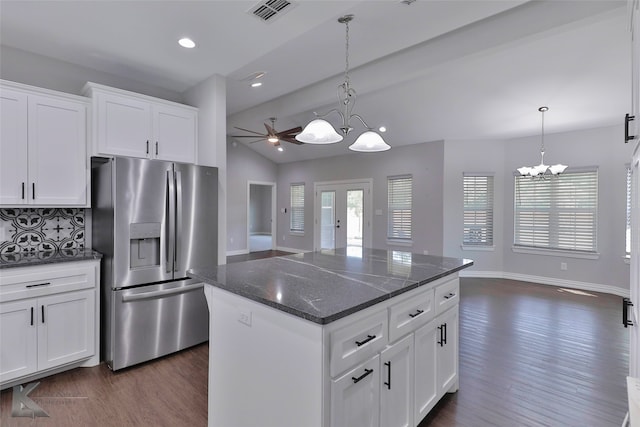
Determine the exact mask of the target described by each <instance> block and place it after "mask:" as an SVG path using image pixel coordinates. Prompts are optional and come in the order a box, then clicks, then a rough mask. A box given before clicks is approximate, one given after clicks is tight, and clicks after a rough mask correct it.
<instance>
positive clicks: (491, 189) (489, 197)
mask: <svg viewBox="0 0 640 427" xmlns="http://www.w3.org/2000/svg"><path fill="white" fill-rule="evenodd" d="M467 178H474V181H476V179H477V178H486V185H485V186H484V187H485V188H486V192H485V193H484V194H481V195H480V196H479V197H476V199H480V200H481V199H482V198H484V199H485V200H486V203H484V206H482V204H476V206H475V207H472V206H467V199H468V198H470V197H471V195H468V193H467V189H470V186H472V185H473V187H474V188H476V189H478V188H481V187H479V186H478V185H475V184H472V183H469V184H467ZM462 194H463V196H462V197H463V202H462V210H463V218H462V245H461V247H462V249H463V250H478V251H483V250H484V251H492V250H494V248H495V227H494V225H495V173H493V172H463V173H462ZM483 208H484V209H483ZM482 211H484V212H485V214H484V216H485V218H487V221H486V224H482V223H478V222H477V221H473V222H467V212H482ZM474 216H475V217H477V214H476V215H474ZM467 227H479V228H480V231H481V233H483V234H484V235H485V236H486V237H485V240H486V241H485V242H482V241H480V242H473V241H471V240H470V239H467V233H466V231H465V230H466V229H467ZM483 228H484V229H485V230H483Z"/></svg>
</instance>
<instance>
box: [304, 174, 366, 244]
mask: <svg viewBox="0 0 640 427" xmlns="http://www.w3.org/2000/svg"><path fill="white" fill-rule="evenodd" d="M370 194H371V183H370V182H368V181H357V182H348V183H335V184H334V183H327V184H319V185H317V186H316V202H315V206H316V212H315V239H314V242H315V243H314V248H315V250H321V249H336V248H347V250H360V249H362V248H363V247H371V208H370V206H371V201H370Z"/></svg>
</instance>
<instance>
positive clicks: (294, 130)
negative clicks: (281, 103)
mask: <svg viewBox="0 0 640 427" xmlns="http://www.w3.org/2000/svg"><path fill="white" fill-rule="evenodd" d="M300 132H302V128H301V127H300V126H298V127H297V128H291V129H287V130H283V131H282V132H278V135H282V136H286V135H287V134H290V133H292V134H299V133H300Z"/></svg>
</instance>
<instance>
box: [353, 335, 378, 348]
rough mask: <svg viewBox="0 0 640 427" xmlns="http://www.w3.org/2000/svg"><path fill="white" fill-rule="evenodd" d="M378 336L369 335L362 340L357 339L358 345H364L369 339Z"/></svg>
mask: <svg viewBox="0 0 640 427" xmlns="http://www.w3.org/2000/svg"><path fill="white" fill-rule="evenodd" d="M375 338H376V336H375V335H367V338H365V339H363V340H362V341H356V345H357V346H358V347H361V346H363V345H365V344H366V343H368V342H369V341H371V340H373V339H375Z"/></svg>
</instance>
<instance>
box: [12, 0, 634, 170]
mask: <svg viewBox="0 0 640 427" xmlns="http://www.w3.org/2000/svg"><path fill="white" fill-rule="evenodd" d="M290 1H291V3H292V5H291V6H289V7H287V8H286V9H285V12H284V13H282V14H281V15H278V16H276V18H274V19H271V20H269V21H267V22H264V21H262V20H260V19H258V18H257V17H255V16H253V15H252V14H251V13H250V11H251V10H252V9H253V7H254V6H255V5H256V3H257V2H256V1H242V0H232V1H55V2H51V1H7V0H2V1H0V43H2V44H3V45H6V46H10V47H13V48H17V49H21V50H25V51H28V52H33V53H36V54H40V55H45V56H51V57H53V58H56V59H60V60H63V61H67V62H71V63H75V64H79V65H83V66H86V67H91V68H94V69H97V70H100V71H105V72H109V73H112V74H116V75H119V76H122V77H126V78H128V79H132V80H139V81H141V82H145V83H147V84H154V85H157V86H159V87H163V88H166V89H170V90H173V91H176V92H183V91H185V90H187V89H188V88H190V87H192V86H194V85H195V84H197V83H199V82H201V81H203V80H205V79H207V78H208V77H209V76H211V75H213V74H219V75H222V76H224V77H226V79H227V110H228V129H227V131H228V133H230V134H232V133H234V129H233V126H240V127H243V128H248V129H255V130H258V131H260V130H262V129H264V126H263V125H262V123H264V122H268V119H269V117H274V116H275V117H278V122H277V127H278V129H280V130H281V129H286V128H289V127H294V126H304V125H305V124H306V123H307V122H308V121H309V120H310V119H312V118H313V112H314V111H317V112H325V111H328V110H329V109H331V108H333V107H335V105H336V104H337V100H336V98H335V94H336V88H337V85H338V84H339V83H341V81H342V77H343V76H342V73H343V71H344V65H345V58H344V53H345V39H344V36H345V35H344V26H343V25H341V24H339V23H338V22H337V18H338V17H340V16H342V15H344V14H347V13H350V14H354V15H355V19H354V21H353V22H352V23H351V25H350V67H351V70H352V71H351V82H352V84H353V86H354V87H355V89H356V90H357V92H358V100H357V104H356V106H355V112H357V113H358V114H360V115H362V116H363V117H364V118H365V119H366V121H367V122H369V124H370V125H371V126H375V127H377V126H380V125H384V126H386V127H387V129H388V131H387V132H386V134H385V139H386V140H387V141H388V142H389V144H391V145H392V146H401V145H405V144H414V143H420V142H428V141H434V140H442V139H444V140H447V139H474V140H475V139H479V140H481V139H496V138H500V139H502V138H511V137H518V136H526V135H533V134H536V133H537V132H539V130H540V115H539V114H540V113H538V111H537V109H538V107H539V106H541V105H547V106H549V108H550V110H549V112H548V113H547V115H546V117H545V120H546V127H547V130H548V131H549V132H559V131H565V130H574V129H585V128H590V127H598V126H608V125H614V124H620V123H621V122H622V117H623V116H624V114H625V113H626V112H627V111H628V109H629V105H630V89H631V82H630V49H631V48H630V33H629V30H628V22H627V10H626V7H627V6H626V4H627V2H626V1H608V0H604V1H597V0H594V1H561V0H550V1H515V0H502V1H488V0H458V1H451V0H449V1H444V0H442V1H435V0H417V1H415V2H413V3H411V4H409V5H407V4H405V2H402V1H399V0H397V1H396V0H380V1H371V0H369V1H365V0H360V1H344V0H342V1H331V0H298V1H293V0H290ZM183 36H188V37H191V38H192V39H193V40H194V41H195V42H196V43H197V46H196V48H195V49H191V50H186V49H183V48H181V47H179V46H178V45H177V39H179V38H180V37H183ZM0 60H1V58H0ZM257 72H266V74H265V76H264V77H263V78H262V79H261V80H262V82H263V85H262V86H261V87H260V88H251V87H249V81H248V78H249V77H250V76H252V75H254V74H255V73H257ZM329 118H331V119H332V120H331V121H333V122H334V123H337V120H335V119H337V116H336V117H333V116H329ZM355 127H357V126H355ZM357 130H359V129H356V131H357ZM354 132H355V131H354ZM353 139H354V136H349V137H348V138H346V140H345V141H344V142H343V143H340V144H335V145H333V146H322V147H316V146H313V147H312V146H308V145H305V146H294V145H292V144H288V143H284V144H285V148H286V151H285V152H284V153H279V152H277V151H276V150H275V149H274V148H273V147H272V146H270V145H268V143H266V142H259V143H254V144H251V148H253V149H255V150H256V151H258V152H260V153H261V154H262V155H264V156H266V157H268V158H270V159H272V160H274V161H276V162H289V161H296V160H303V159H309V158H315V157H323V156H329V155H339V154H344V153H348V152H349V151H348V150H347V148H346V147H347V146H348V145H349V144H350V143H351V142H352V140H353ZM240 143H243V142H240Z"/></svg>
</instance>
